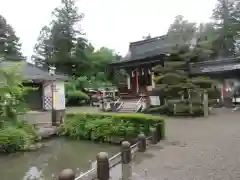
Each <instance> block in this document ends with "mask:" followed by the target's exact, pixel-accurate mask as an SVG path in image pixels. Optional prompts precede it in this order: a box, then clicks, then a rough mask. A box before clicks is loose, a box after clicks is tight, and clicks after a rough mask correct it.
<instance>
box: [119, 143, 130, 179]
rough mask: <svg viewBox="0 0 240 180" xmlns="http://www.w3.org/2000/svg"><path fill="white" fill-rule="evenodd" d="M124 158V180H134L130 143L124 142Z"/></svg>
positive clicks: (122, 149)
mask: <svg viewBox="0 0 240 180" xmlns="http://www.w3.org/2000/svg"><path fill="white" fill-rule="evenodd" d="M121 156H122V180H130V179H131V178H132V164H131V162H132V154H131V145H130V143H129V142H128V141H123V142H122V146H121Z"/></svg>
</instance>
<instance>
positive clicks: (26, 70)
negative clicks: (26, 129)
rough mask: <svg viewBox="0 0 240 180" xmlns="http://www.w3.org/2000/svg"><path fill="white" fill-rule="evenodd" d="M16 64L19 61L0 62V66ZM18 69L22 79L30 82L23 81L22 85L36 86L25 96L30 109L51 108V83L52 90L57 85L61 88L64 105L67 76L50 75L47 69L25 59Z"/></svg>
mask: <svg viewBox="0 0 240 180" xmlns="http://www.w3.org/2000/svg"><path fill="white" fill-rule="evenodd" d="M20 63H21V62H20ZM16 64H19V62H12V61H3V62H1V63H0V68H7V67H14V65H16ZM19 70H20V71H21V72H20V73H21V74H22V77H23V79H24V80H31V82H27V83H24V84H23V85H24V86H29V87H33V88H36V90H34V91H30V92H29V93H28V94H27V96H26V101H27V103H28V105H29V108H30V109H31V110H35V111H42V110H51V109H52V103H51V101H52V93H51V89H52V88H51V85H54V87H55V88H54V89H55V90H54V91H56V90H57V88H58V87H61V89H63V90H62V91H63V92H62V93H63V94H62V96H63V97H64V102H63V103H64V107H65V94H64V93H65V91H64V81H65V80H67V78H68V77H67V76H65V75H61V74H56V75H54V76H51V75H50V74H49V72H48V71H47V70H44V69H41V68H39V67H37V66H35V65H33V64H30V63H28V62H25V61H23V62H22V64H21V68H20V69H19ZM62 99H63V98H62ZM64 109H65V108H64Z"/></svg>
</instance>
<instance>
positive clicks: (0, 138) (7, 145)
mask: <svg viewBox="0 0 240 180" xmlns="http://www.w3.org/2000/svg"><path fill="white" fill-rule="evenodd" d="M29 137H30V136H29V135H28V133H27V132H26V131H24V130H23V129H21V128H17V127H15V126H7V127H4V128H1V129H0V150H1V151H3V152H7V153H11V152H16V151H21V150H24V149H25V147H26V146H28V145H30V144H31V140H30V139H29Z"/></svg>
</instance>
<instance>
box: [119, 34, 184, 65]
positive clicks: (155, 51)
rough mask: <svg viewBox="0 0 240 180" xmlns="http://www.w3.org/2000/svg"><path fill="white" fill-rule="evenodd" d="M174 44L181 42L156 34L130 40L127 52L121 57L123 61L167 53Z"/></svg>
mask: <svg viewBox="0 0 240 180" xmlns="http://www.w3.org/2000/svg"><path fill="white" fill-rule="evenodd" d="M176 44H178V45H181V44H183V43H182V42H178V41H175V40H174V41H173V40H171V39H169V38H168V37H167V36H158V37H154V38H150V39H146V40H142V41H136V42H132V43H130V45H129V54H128V56H127V57H125V58H124V59H123V61H132V60H139V59H144V58H147V57H154V56H157V55H160V54H168V53H170V51H171V50H172V48H173V47H175V46H176Z"/></svg>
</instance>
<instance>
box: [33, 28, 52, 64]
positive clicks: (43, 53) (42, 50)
mask: <svg viewBox="0 0 240 180" xmlns="http://www.w3.org/2000/svg"><path fill="white" fill-rule="evenodd" d="M34 53H35V54H34V55H33V56H32V61H33V62H35V64H36V65H37V66H39V67H45V68H48V67H49V65H50V64H49V61H50V59H51V58H52V54H53V48H52V45H51V39H50V28H49V27H48V26H44V27H43V28H42V29H41V31H40V35H39V37H38V43H37V44H36V45H35V47H34Z"/></svg>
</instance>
